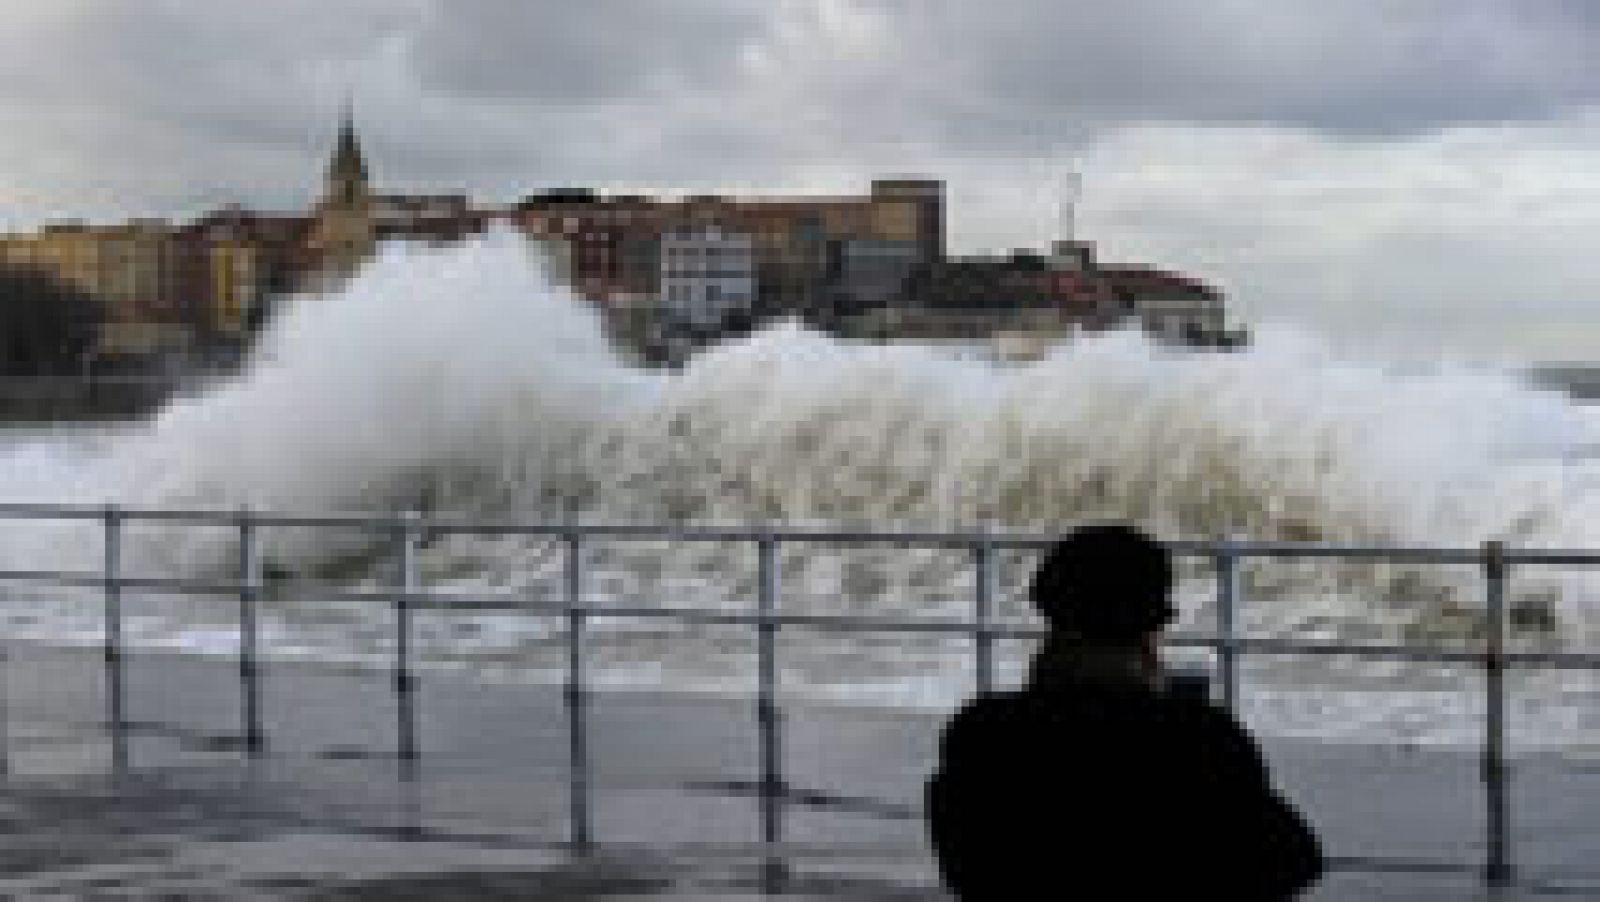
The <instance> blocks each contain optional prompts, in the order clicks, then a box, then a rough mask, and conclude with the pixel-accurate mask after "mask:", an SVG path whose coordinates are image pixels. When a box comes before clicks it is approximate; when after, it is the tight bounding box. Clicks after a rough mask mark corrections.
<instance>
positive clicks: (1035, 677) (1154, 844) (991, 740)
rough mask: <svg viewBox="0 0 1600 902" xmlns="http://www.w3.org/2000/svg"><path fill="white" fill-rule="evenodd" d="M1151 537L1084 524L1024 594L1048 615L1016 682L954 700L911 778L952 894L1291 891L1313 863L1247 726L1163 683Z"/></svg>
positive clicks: (1161, 581) (1166, 610)
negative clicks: (933, 752) (920, 791)
mask: <svg viewBox="0 0 1600 902" xmlns="http://www.w3.org/2000/svg"><path fill="white" fill-rule="evenodd" d="M1171 589H1172V563H1171V558H1170V556H1169V555H1168V553H1167V551H1166V549H1165V548H1164V547H1162V546H1161V545H1159V544H1157V543H1156V542H1154V541H1152V540H1151V539H1149V538H1147V537H1146V536H1144V535H1143V534H1142V533H1139V532H1137V531H1135V530H1133V529H1130V528H1127V527H1123V526H1091V527H1086V528H1084V529H1080V530H1078V531H1077V532H1074V533H1072V534H1071V535H1069V536H1068V537H1066V538H1065V539H1063V540H1062V541H1060V542H1058V543H1057V544H1056V545H1055V547H1054V548H1052V549H1051V550H1050V552H1049V554H1047V555H1046V557H1045V559H1044V561H1043V562H1042V563H1041V565H1040V566H1039V569H1038V571H1037V572H1036V573H1035V574H1034V578H1033V585H1032V587H1031V589H1030V597H1031V599H1032V601H1033V604H1034V606H1035V607H1036V608H1037V609H1038V610H1039V612H1040V613H1041V614H1042V615H1043V616H1044V618H1045V619H1046V620H1047V621H1048V622H1049V624H1050V634H1049V636H1048V638H1046V639H1045V641H1044V644H1043V646H1042V647H1041V648H1040V650H1039V652H1038V654H1037V655H1036V657H1035V658H1034V660H1033V665H1032V670H1031V672H1030V674H1029V678H1028V683H1027V685H1026V687H1024V688H1023V689H1022V690H1021V691H1019V692H1010V693H995V694H992V695H987V696H983V697H980V698H977V699H975V700H973V701H971V702H969V703H968V704H967V705H966V706H965V707H964V708H962V709H961V711H960V712H958V713H957V714H956V716H955V718H954V719H952V720H951V722H950V724H949V725H948V726H947V727H946V728H945V732H944V736H943V742H942V746H941V749H940V764H939V769H938V771H937V772H936V773H935V774H934V775H933V777H932V779H931V780H929V782H928V786H927V802H928V825H929V831H930V834H931V837H932V840H933V847H934V851H935V853H936V854H937V855H938V860H939V869H940V872H941V874H942V875H943V877H944V880H945V883H946V885H947V886H948V887H950V888H951V889H952V890H954V891H955V893H956V895H957V896H958V897H959V898H961V899H964V900H973V899H979V900H1012V899H1017V900H1031V899H1039V900H1054V899H1072V900H1099V899H1105V900H1119V902H1120V900H1145V899H1157V900H1165V899H1174V900H1176V899H1190V898H1193V899H1212V898H1215V899H1224V900H1230V902H1246V900H1258V899H1259V900H1277V899H1290V898H1293V897H1294V896H1295V895H1296V894H1297V893H1299V892H1300V891H1301V890H1302V889H1305V888H1306V887H1308V886H1310V885H1311V884H1312V883H1313V882H1315V881H1316V879H1317V877H1318V876H1319V875H1320V874H1321V872H1322V868H1323V861H1322V853H1321V849H1320V847H1319V846H1318V843H1317V840H1316V837H1315V836H1314V835H1313V834H1312V833H1311V831H1310V829H1309V828H1307V826H1306V824H1305V822H1304V821H1303V820H1301V818H1300V816H1299V815H1298V814H1297V813H1296V812H1295V811H1294V809H1293V808H1292V807H1290V806H1289V804H1288V803H1287V802H1285V801H1284V800H1283V799H1282V798H1281V797H1279V796H1278V794H1277V793H1276V792H1275V791H1274V790H1273V788H1272V786H1271V784H1270V782H1269V779H1268V775H1267V768H1266V765H1265V763H1264V762H1263V760H1262V757H1261V753H1260V751H1259V750H1258V749H1257V747H1256V745H1255V743H1254V742H1253V741H1252V740H1251V739H1250V737H1249V735H1248V734H1246V732H1245V731H1244V729H1243V727H1241V726H1240V725H1239V724H1238V723H1237V722H1236V721H1235V720H1234V719H1233V718H1232V717H1231V716H1230V715H1229V714H1228V713H1227V712H1225V711H1223V710H1222V709H1221V708H1219V707H1217V706H1215V705H1213V704H1212V703H1211V702H1210V701H1209V700H1208V699H1206V698H1204V697H1203V696H1202V695H1201V694H1198V693H1177V692H1169V691H1168V690H1167V688H1166V686H1165V683H1164V679H1163V677H1162V673H1161V665H1160V660H1159V658H1158V656H1157V640H1158V638H1159V634H1160V632H1161V629H1162V628H1163V627H1164V626H1166V624H1167V623H1168V622H1169V621H1170V620H1171V619H1172V616H1173V613H1174V612H1173V607H1172V603H1171V601H1170V600H1169V595H1170V593H1171Z"/></svg>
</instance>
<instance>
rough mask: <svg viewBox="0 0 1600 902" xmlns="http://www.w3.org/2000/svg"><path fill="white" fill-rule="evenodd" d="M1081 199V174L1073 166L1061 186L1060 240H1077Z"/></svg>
mask: <svg viewBox="0 0 1600 902" xmlns="http://www.w3.org/2000/svg"><path fill="white" fill-rule="evenodd" d="M1082 197H1083V174H1082V173H1081V172H1079V171H1078V167H1076V166H1074V167H1072V169H1070V170H1068V171H1067V175H1066V178H1064V179H1063V180H1062V185H1061V240H1063V241H1077V240H1078V201H1079V200H1080V199H1082Z"/></svg>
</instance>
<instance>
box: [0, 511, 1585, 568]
mask: <svg viewBox="0 0 1600 902" xmlns="http://www.w3.org/2000/svg"><path fill="white" fill-rule="evenodd" d="M110 509H112V508H107V507H106V506H104V505H46V504H30V503H17V502H7V503H0V518H13V519H15V518H30V517H31V518H52V519H96V518H100V517H103V516H105V514H106V512H107V510H110ZM115 510H116V511H117V515H118V516H119V517H121V518H122V519H124V520H165V521H187V522H194V523H213V524H217V525H236V524H237V523H238V519H239V512H238V511H237V510H233V509H187V510H185V509H152V508H134V507H129V508H115ZM251 520H252V522H254V523H256V524H258V525H261V526H278V527H352V528H359V529H371V530H392V529H397V528H402V527H404V526H405V525H406V524H407V523H411V524H414V525H420V527H421V528H422V529H423V530H424V532H426V533H430V534H443V533H462V534H477V535H531V536H537V535H542V536H550V537H559V536H564V535H578V536H582V537H584V538H601V539H604V538H609V539H615V540H671V541H687V542H757V541H761V540H763V539H768V540H772V541H777V542H800V543H811V544H851V545H860V544H869V545H890V546H894V545H911V546H922V547H948V548H973V547H976V546H978V545H980V544H989V545H991V546H994V547H998V548H1009V549H1036V550H1037V549H1043V548H1046V547H1048V546H1049V545H1050V544H1052V543H1053V542H1055V541H1056V540H1057V539H1058V538H1059V536H1058V535H1057V534H1055V533H1021V532H1011V533H1007V532H1003V531H991V532H985V533H982V534H980V533H977V532H968V531H955V532H951V531H937V530H935V531H926V530H914V531H893V530H840V529H808V528H802V527H772V526H662V525H652V524H625V523H619V524H600V523H586V524H572V523H564V522H563V523H555V522H522V521H477V520H466V519H462V518H460V517H451V516H435V517H424V518H423V519H421V520H420V522H419V521H418V520H417V519H415V518H414V517H408V516H407V515H406V514H403V513H381V514H377V513H374V514H355V513H328V514H317V515H305V514H298V515H291V514H272V513H253V514H252V515H251ZM1219 544H1221V543H1220V541H1207V540H1193V539H1183V540H1175V541H1172V542H1169V543H1167V545H1168V547H1169V548H1170V549H1171V550H1172V551H1173V552H1174V553H1175V554H1179V555H1183V556H1208V555H1213V554H1215V553H1216V549H1217V547H1218V546H1219ZM1228 545H1229V549H1230V551H1232V552H1233V553H1234V554H1236V555H1238V556H1239V557H1241V558H1249V557H1258V558H1324V557H1339V558H1371V559H1377V560H1391V561H1409V562H1414V563H1433V564H1471V563H1478V562H1480V561H1482V559H1483V552H1482V549H1481V548H1477V547H1471V548H1450V547H1432V546H1375V545H1336V544H1317V543H1298V542H1254V543H1252V542H1248V541H1238V542H1233V541H1230V542H1229V543H1228ZM1505 561H1506V563H1509V564H1519V563H1521V564H1569V565H1588V564H1600V551H1595V552H1585V551H1572V550H1543V551H1536V550H1514V549H1507V550H1506V552H1505Z"/></svg>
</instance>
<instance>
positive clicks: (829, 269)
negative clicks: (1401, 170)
mask: <svg viewBox="0 0 1600 902" xmlns="http://www.w3.org/2000/svg"><path fill="white" fill-rule="evenodd" d="M945 218H946V215H945V207H944V186H943V183H941V182H939V181H936V180H931V179H920V178H884V179H875V180H873V181H872V183H871V185H870V189H869V191H868V192H867V193H866V194H864V195H856V196H842V197H777V198H771V197H767V198H762V197H731V196H724V195H694V196H688V197H682V198H661V197H644V196H639V195H628V194H621V195H610V196H604V195H600V194H597V193H596V192H594V191H591V190H589V189H585V188H560V189H554V190H547V191H542V192H538V193H534V194H530V195H528V196H527V197H525V198H523V199H522V200H521V201H519V202H517V203H514V204H511V205H509V206H498V207H496V206H488V207H485V206H477V205H474V204H473V203H472V202H471V201H470V199H469V198H467V196H465V195H460V194H443V195H417V194H385V193H380V192H378V191H376V190H375V189H374V186H373V182H372V178H371V173H370V171H369V167H368V164H367V160H366V156H365V154H364V153H363V150H362V147H361V142H360V138H359V136H358V135H357V132H356V128H355V125H354V123H353V121H352V119H351V117H350V115H349V112H348V111H346V113H345V115H344V117H343V119H342V121H341V122H340V124H339V128H338V130H337V133H336V136H335V139H334V145H333V150H332V154H331V156H330V158H329V161H328V164H327V167H326V169H325V171H324V174H323V180H322V187H321V194H320V196H319V197H318V198H317V199H316V200H315V201H314V202H313V204H312V205H311V206H310V208H309V209H307V210H306V211H304V212H296V213H269V212H260V211H254V210H247V209H243V208H240V207H229V208H224V209H221V210H217V211H214V212H211V213H208V214H205V215H203V216H200V217H198V218H196V219H194V220H192V221H189V222H183V223H176V224H174V223H167V222H162V221H155V220H136V221H134V222H130V223H127V224H122V225H112V226H90V225H85V224H82V223H58V224H53V225H49V226H46V227H45V228H43V229H42V230H40V231H37V232H32V233H27V234H12V235H0V266H8V267H16V268H25V269H31V270H36V271H41V272H44V273H46V274H48V275H51V276H53V277H55V278H58V279H61V280H63V281H65V282H68V283H70V284H71V285H73V286H74V287H77V288H79V289H81V290H83V291H86V292H89V293H91V294H93V295H96V296H98V297H99V298H101V299H102V301H104V302H105V309H106V311H107V312H106V321H105V322H104V323H103V324H102V329H101V339H100V342H99V347H98V355H99V356H102V357H106V358H118V357H138V356H141V355H157V354H171V353H181V352H185V351H187V350H193V349H195V348H216V347H223V348H232V349H238V348H241V347H242V346H243V345H244V343H245V342H246V341H247V339H248V337H249V335H250V333H251V332H252V330H253V329H254V328H256V327H257V326H258V325H259V324H260V323H261V322H262V321H263V320H264V319H265V318H266V317H267V316H268V315H270V312H271V309H272V307H273V305H274V304H275V303H278V302H280V301H281V299H284V298H287V297H291V296H294V295H297V294H300V295H306V294H316V293H318V292H325V291H327V290H329V289H331V288H333V287H335V286H337V285H338V284H339V283H340V282H341V281H343V280H345V279H348V278H349V277H350V276H352V275H353V274H354V273H356V272H357V271H358V270H359V269H360V267H361V266H362V265H363V264H364V263H365V262H366V261H367V260H368V259H370V258H371V256H372V255H373V254H374V253H375V251H376V249H377V248H378V246H379V245H381V244H383V243H385V242H395V241H401V242H425V243H430V244H437V243H445V242H451V241H458V240H461V239H462V238H465V237H467V236H471V235H476V234H481V233H482V232H484V231H485V230H486V229H488V228H490V227H492V226H494V225H496V224H501V225H505V226H507V227H511V228H515V229H518V230H520V231H521V232H523V233H524V234H526V235H528V236H529V238H530V239H532V240H536V241H539V242H541V243H542V244H544V245H545V246H546V247H547V248H548V249H549V250H550V256H551V258H552V260H553V261H554V262H555V264H556V266H555V268H556V269H557V271H558V272H559V274H560V276H561V278H562V279H564V280H565V281H566V282H567V283H569V284H570V286H571V288H572V290H573V291H574V293H575V294H576V295H577V296H578V297H580V298H582V299H584V300H586V301H587V302H589V303H592V304H594V305H595V306H596V307H597V308H598V309H599V310H600V312H601V313H602V315H603V317H604V320H605V322H606V323H607V325H608V327H609V328H610V330H611V333H612V335H613V336H614V337H615V338H616V339H617V341H618V342H619V344H621V345H622V346H624V347H625V348H628V349H631V350H634V351H636V352H638V354H639V356H642V357H644V358H646V359H650V360H662V359H666V360H671V359H676V358H678V357H681V355H682V354H683V353H686V352H687V351H690V350H692V349H693V348H694V347H695V346H697V345H700V344H703V343H705V342H708V341H714V340H716V339H717V338H718V337H719V336H720V335H722V334H725V333H727V332H738V331H742V330H744V329H748V328H749V327H750V326H752V325H753V324H756V323H759V322H762V321H766V320H770V319H773V318H776V317H796V318H799V319H802V320H804V321H806V322H807V323H809V324H811V325H813V326H815V327H817V328H823V329H828V330H832V331H834V332H836V333H839V334H841V335H846V336H850V337H854V338H858V339H862V340H874V341H894V340H919V341H954V342H976V341H988V340H992V339H996V338H1001V337H1006V336H1018V335H1021V336H1033V337H1035V338H1043V339H1048V340H1055V339H1058V338H1061V337H1064V336H1068V335H1070V334H1072V333H1074V332H1077V331H1082V330H1094V329H1104V328H1109V327H1112V326H1116V325H1121V324H1124V323H1136V324H1138V325H1139V326H1141V327H1142V328H1144V329H1145V330H1146V331H1147V332H1149V333H1150V334H1152V335H1154V336H1157V337H1159V338H1161V339H1163V340H1167V341H1172V342H1176V343H1183V344H1191V345H1195V344H1222V343H1226V341H1228V340H1229V339H1228V336H1229V334H1230V333H1229V332H1228V330H1227V328H1226V316H1225V311H1224V304H1223V298H1222V295H1221V293H1220V292H1218V291H1216V290H1215V289H1214V288H1211V287H1210V286H1208V285H1205V284H1204V283H1202V282H1200V281H1199V280H1196V279H1193V278H1191V277H1188V276H1184V275H1182V274H1178V273H1172V272H1167V271H1163V270H1157V269H1153V268H1149V267H1141V266H1103V265H1101V264H1100V263H1099V262H1098V261H1097V260H1096V258H1095V253H1094V247H1093V245H1091V244H1088V243H1085V242H1078V241H1059V242H1056V243H1055V244H1054V245H1053V246H1052V247H1051V248H1050V249H1049V250H1048V251H1047V252H1044V253H1039V252H1033V251H1018V252H1015V253H1013V254H1010V255H1006V256H999V257H951V256H948V255H947V254H946V249H945Z"/></svg>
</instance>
